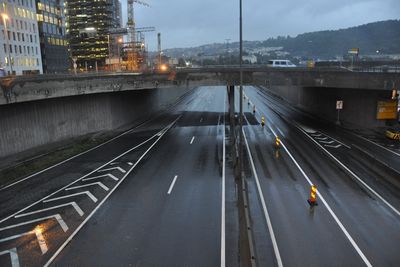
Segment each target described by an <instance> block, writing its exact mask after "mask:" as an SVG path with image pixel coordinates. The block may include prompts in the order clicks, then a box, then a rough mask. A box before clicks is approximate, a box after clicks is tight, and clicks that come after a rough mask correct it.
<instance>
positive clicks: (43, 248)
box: [33, 229, 48, 254]
mask: <svg viewBox="0 0 400 267" xmlns="http://www.w3.org/2000/svg"><path fill="white" fill-rule="evenodd" d="M33 231H35V234H36V237H37V240H38V242H39V246H40V250H41V251H42V254H45V253H46V252H47V250H48V248H47V245H46V241H45V240H44V237H43V234H42V231H41V230H40V229H35V230H33Z"/></svg>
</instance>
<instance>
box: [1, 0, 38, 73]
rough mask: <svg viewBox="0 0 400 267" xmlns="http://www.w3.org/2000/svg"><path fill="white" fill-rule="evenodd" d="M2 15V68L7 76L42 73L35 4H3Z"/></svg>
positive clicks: (21, 0)
mask: <svg viewBox="0 0 400 267" xmlns="http://www.w3.org/2000/svg"><path fill="white" fill-rule="evenodd" d="M0 14H1V17H0V28H1V34H0V67H1V68H3V69H4V70H5V72H6V73H8V74H16V75H21V74H37V73H42V58H41V51H40V41H39V31H38V24H37V21H36V7H35V0H3V1H2V2H1V3H0Z"/></svg>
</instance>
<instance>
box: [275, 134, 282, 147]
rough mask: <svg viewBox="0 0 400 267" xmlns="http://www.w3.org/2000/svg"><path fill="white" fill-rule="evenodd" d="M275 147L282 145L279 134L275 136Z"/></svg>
mask: <svg viewBox="0 0 400 267" xmlns="http://www.w3.org/2000/svg"><path fill="white" fill-rule="evenodd" d="M275 147H276V148H280V147H281V139H279V136H277V137H275Z"/></svg>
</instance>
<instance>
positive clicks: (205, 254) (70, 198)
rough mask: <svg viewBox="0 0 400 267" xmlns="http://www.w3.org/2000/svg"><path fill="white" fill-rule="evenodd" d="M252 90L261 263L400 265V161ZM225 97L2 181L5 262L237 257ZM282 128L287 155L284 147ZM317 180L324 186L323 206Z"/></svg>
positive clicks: (254, 213)
mask: <svg viewBox="0 0 400 267" xmlns="http://www.w3.org/2000/svg"><path fill="white" fill-rule="evenodd" d="M245 94H246V96H247V98H246V99H245V100H244V107H245V110H244V111H245V113H246V120H247V121H248V122H249V124H248V125H246V126H245V127H244V131H245V134H246V139H247V142H248V145H249V146H248V148H249V151H250V155H251V158H249V157H247V158H246V164H245V176H246V181H247V184H248V191H249V192H248V194H249V195H248V197H249V208H250V216H251V222H252V225H251V227H252V231H253V236H254V245H255V253H256V254H255V257H256V262H257V263H258V265H259V266H279V264H280V263H282V265H283V266H366V265H367V266H368V264H370V265H372V266H399V265H400V254H399V253H398V252H399V247H400V246H399V245H400V214H398V213H397V212H398V211H399V210H400V178H399V177H400V176H398V173H397V172H396V171H397V169H398V168H399V165H400V164H399V163H400V157H399V156H397V155H396V154H393V153H391V152H389V151H387V150H385V149H382V148H380V147H378V146H374V145H372V144H371V143H369V142H368V141H365V140H363V139H360V138H358V137H357V136H355V135H353V134H352V133H350V132H348V131H345V130H343V129H341V128H337V127H332V126H331V125H329V124H326V123H324V122H320V121H318V120H315V119H314V118H311V117H309V116H307V115H306V114H303V113H301V112H298V111H296V110H294V109H292V108H290V107H289V106H287V105H285V104H284V103H283V102H282V101H280V100H279V99H278V98H276V97H274V96H273V95H271V94H270V93H268V92H266V91H264V90H260V89H257V88H254V87H246V88H245ZM249 100H250V105H248V102H249ZM226 101H227V97H226V88H224V87H203V88H198V89H196V90H194V91H193V92H191V93H189V94H188V95H186V96H185V97H184V98H182V99H181V101H180V102H179V103H177V104H176V105H175V106H174V107H173V108H171V109H170V110H169V111H168V112H166V113H165V114H162V115H160V116H158V117H157V118H155V119H154V120H151V121H148V122H146V123H144V124H142V125H139V126H138V127H136V128H134V129H132V131H130V132H128V133H126V134H124V135H123V136H121V137H119V138H116V139H115V140H113V141H111V142H109V143H107V144H105V145H103V146H101V147H99V148H97V149H95V150H93V151H90V152H88V153H86V154H83V155H81V156H79V157H77V158H74V159H73V160H71V161H68V162H66V163H64V164H61V165H60V166H57V167H55V168H53V169H51V170H49V171H46V172H43V173H41V174H39V175H37V176H35V177H33V178H31V179H28V180H26V181H23V182H21V183H19V184H17V185H15V186H12V187H9V188H6V189H3V190H1V189H0V190H1V191H0V266H16V265H15V264H16V263H18V264H19V265H20V266H43V265H45V264H46V263H50V264H51V266H221V253H225V255H226V256H225V261H226V266H238V265H239V264H238V260H239V257H238V217H237V216H238V215H237V207H236V198H237V191H236V185H235V182H234V177H233V171H232V165H231V161H230V155H229V153H228V152H227V155H226V161H225V160H223V156H222V155H223V152H222V151H223V149H222V146H223V143H224V142H223V139H224V129H225V130H228V127H226V128H224V121H225V119H224V112H225V110H228V104H227V102H226ZM238 101H239V99H238V97H237V95H236V105H238ZM252 105H256V111H257V112H256V113H255V115H253V114H252ZM261 116H265V117H266V123H267V125H266V126H265V127H264V128H263V127H261V126H260V125H259V124H258V122H260V121H261ZM275 134H277V135H279V137H280V138H281V140H282V143H283V145H284V146H285V147H286V148H287V150H285V149H283V147H281V148H280V149H276V148H275V147H274V146H273V143H274V142H275ZM226 139H227V141H226V142H227V143H228V142H229V138H228V134H226ZM227 151H229V147H228V146H227ZM246 151H247V150H246V149H245V152H246ZM245 154H246V155H248V154H247V152H246V153H245ZM333 157H334V158H336V159H337V161H339V162H340V163H342V164H343V165H344V166H345V167H347V168H348V170H345V167H343V166H341V165H340V163H338V162H337V161H335V159H333ZM374 157H375V158H376V159H374ZM251 160H253V162H254V169H253V167H252V165H251ZM294 160H295V161H294ZM379 162H384V163H385V164H386V165H387V166H386V165H384V164H381V163H379ZM224 163H225V164H224ZM388 166H389V167H388ZM223 167H225V170H224V172H223V169H224V168H223ZM350 172H351V173H350ZM223 173H226V175H225V178H224V176H223ZM256 176H257V178H258V181H257V179H256ZM224 180H225V183H223V181H224ZM310 182H311V183H313V184H315V185H317V188H318V191H319V194H320V195H318V197H317V201H318V203H319V205H318V206H317V207H314V209H313V210H310V207H309V205H308V203H307V198H308V197H309V193H310ZM223 185H225V188H224V187H223ZM260 193H261V195H260ZM16 195H18V198H16V197H15V196H16ZM261 196H262V197H263V198H261ZM320 196H321V197H322V198H323V199H322V198H320ZM43 198H44V199H43ZM222 199H224V202H222ZM263 201H264V203H263ZM223 203H224V205H225V206H224V207H223V205H222V204H223ZM264 204H265V206H263V205H264ZM21 209H22V210H21ZM224 211H225V212H224ZM266 218H267V219H266ZM223 219H225V224H224V223H223ZM267 220H270V224H268V223H267ZM223 226H225V229H226V230H225V231H224V227H223ZM221 238H222V239H221ZM222 255H223V254H222ZM279 258H280V259H281V260H279ZM13 264H14V265H13Z"/></svg>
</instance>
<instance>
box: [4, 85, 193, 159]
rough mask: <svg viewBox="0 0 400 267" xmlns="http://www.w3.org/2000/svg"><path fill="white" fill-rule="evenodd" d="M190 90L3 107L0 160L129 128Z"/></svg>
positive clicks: (62, 99) (73, 98)
mask: <svg viewBox="0 0 400 267" xmlns="http://www.w3.org/2000/svg"><path fill="white" fill-rule="evenodd" d="M189 90H190V89H186V88H178V87H176V88H165V89H161V88H160V89H151V90H135V91H125V92H114V93H100V94H91V95H80V96H70V97H60V98H53V99H46V100H40V101H31V102H23V103H16V104H7V105H0V114H1V116H0V126H1V134H0V148H1V149H0V159H1V158H3V157H6V156H10V155H13V154H17V153H19V152H23V151H27V150H30V149H38V148H39V149H40V147H41V146H47V145H48V144H53V143H56V142H59V141H64V140H68V139H71V138H76V137H80V136H83V135H86V134H91V133H97V132H101V131H113V130H117V129H118V128H121V127H122V128H126V126H129V125H132V124H134V123H136V122H137V123H139V122H141V121H144V120H145V119H146V118H147V117H148V116H151V115H153V114H155V113H157V112H159V111H161V110H164V109H166V108H167V107H168V106H170V105H171V104H173V103H175V102H176V101H177V100H178V99H179V98H180V97H181V96H183V95H184V94H185V93H187V92H188V91H189ZM144 114H145V115H144ZM146 116H147V117H146ZM43 148H44V147H43Z"/></svg>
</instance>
